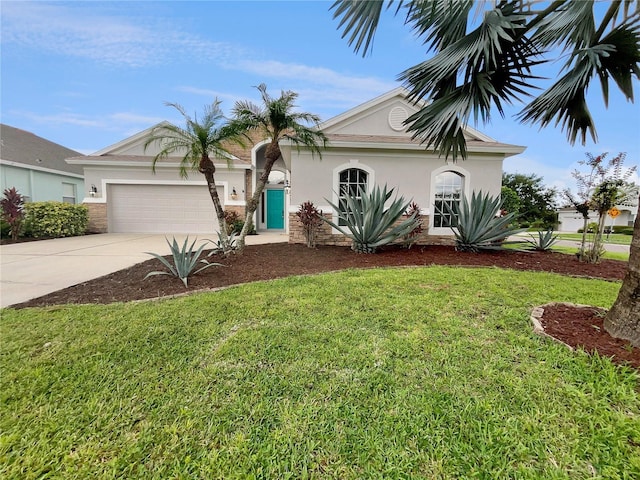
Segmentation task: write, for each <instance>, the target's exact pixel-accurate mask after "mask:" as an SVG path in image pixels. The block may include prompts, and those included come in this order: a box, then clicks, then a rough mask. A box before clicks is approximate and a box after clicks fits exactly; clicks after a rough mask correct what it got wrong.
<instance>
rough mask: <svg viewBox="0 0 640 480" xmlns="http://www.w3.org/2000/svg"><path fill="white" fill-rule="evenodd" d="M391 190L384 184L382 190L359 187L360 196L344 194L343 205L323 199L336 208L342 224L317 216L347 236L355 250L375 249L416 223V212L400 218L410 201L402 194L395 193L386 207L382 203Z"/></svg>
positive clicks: (402, 233)
mask: <svg viewBox="0 0 640 480" xmlns="http://www.w3.org/2000/svg"><path fill="white" fill-rule="evenodd" d="M393 190H394V189H393V188H392V189H391V190H387V186H386V185H385V186H384V188H383V189H382V190H381V189H380V187H378V186H376V187H374V188H373V190H372V191H371V193H367V192H365V191H364V190H361V191H360V196H359V197H352V196H347V197H346V199H345V202H344V207H345V208H340V207H338V206H337V205H334V204H333V203H331V202H329V200H327V199H325V200H326V201H327V202H329V205H331V206H332V207H333V209H334V210H335V211H336V212H338V218H340V219H341V220H343V221H344V222H345V223H346V225H344V226H342V225H338V224H337V223H334V222H332V221H331V220H328V219H326V218H324V217H320V218H321V219H322V220H323V221H325V222H327V223H328V224H329V225H331V226H332V227H333V228H335V229H336V230H338V231H339V232H340V233H342V234H343V235H345V236H347V237H348V238H350V239H351V240H352V242H353V244H352V246H351V248H352V249H353V250H355V251H356V252H358V253H374V252H375V251H376V249H377V248H378V247H381V246H383V245H387V244H389V243H391V242H393V241H395V240H397V239H398V238H401V237H404V236H406V235H409V233H411V232H412V231H413V230H414V229H415V228H416V226H417V222H418V220H417V212H415V213H414V214H413V215H410V216H409V217H407V218H405V219H404V220H402V221H399V220H400V218H401V217H402V215H403V214H404V212H405V211H406V210H407V207H408V206H409V204H410V203H411V202H406V201H405V200H404V197H399V198H398V197H396V198H395V199H394V200H393V201H392V202H391V204H390V205H389V207H386V206H385V205H386V203H387V201H388V200H389V199H390V198H391V196H392V195H393Z"/></svg>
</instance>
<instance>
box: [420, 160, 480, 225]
mask: <svg viewBox="0 0 640 480" xmlns="http://www.w3.org/2000/svg"><path fill="white" fill-rule="evenodd" d="M447 172H451V173H455V174H456V175H459V176H460V177H462V192H463V194H464V195H465V196H466V197H467V198H468V197H469V191H470V186H471V175H470V173H469V171H467V170H465V169H464V168H462V167H459V166H458V165H444V166H442V167H440V168H437V169H435V170H434V171H433V172H431V189H430V195H429V204H430V206H431V208H430V211H431V215H429V235H453V232H452V231H451V228H450V227H434V220H435V216H436V208H435V205H436V178H437V177H438V175H441V174H443V173H447Z"/></svg>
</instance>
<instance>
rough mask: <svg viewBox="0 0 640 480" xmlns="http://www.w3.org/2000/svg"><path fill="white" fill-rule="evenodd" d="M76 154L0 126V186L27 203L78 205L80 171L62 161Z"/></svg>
mask: <svg viewBox="0 0 640 480" xmlns="http://www.w3.org/2000/svg"><path fill="white" fill-rule="evenodd" d="M78 155H81V153H80V152H76V151H75V150H71V149H69V148H66V147H63V146H62V145H58V144H57V143H53V142H51V141H49V140H46V139H44V138H42V137H38V136H37V135H34V134H33V133H30V132H27V131H25V130H21V129H19V128H15V127H10V126H9V125H4V124H0V184H1V187H2V191H4V190H5V189H7V188H11V187H15V188H16V190H17V191H18V193H20V194H22V195H23V196H24V197H25V200H26V201H28V202H44V201H49V200H54V201H58V202H67V203H80V202H81V201H82V198H83V192H84V177H83V172H82V167H80V166H78V165H69V164H68V163H66V162H65V159H66V158H69V157H71V156H78Z"/></svg>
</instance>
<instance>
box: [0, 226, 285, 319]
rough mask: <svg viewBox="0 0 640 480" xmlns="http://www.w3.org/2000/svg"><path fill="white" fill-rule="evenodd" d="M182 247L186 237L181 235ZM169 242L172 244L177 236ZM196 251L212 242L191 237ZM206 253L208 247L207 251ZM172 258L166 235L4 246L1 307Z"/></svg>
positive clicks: (279, 236) (250, 239) (270, 238)
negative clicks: (161, 257)
mask: <svg viewBox="0 0 640 480" xmlns="http://www.w3.org/2000/svg"><path fill="white" fill-rule="evenodd" d="M175 237H176V240H177V241H178V242H180V243H182V242H183V241H184V239H185V237H186V235H179V234H177V235H175ZM167 238H169V239H172V238H173V235H168V236H167ZM189 238H190V242H189V243H191V241H193V240H194V239H196V238H197V239H198V241H197V242H196V246H199V245H200V244H201V242H202V241H203V240H204V239H205V238H207V237H206V236H202V235H201V236H197V237H196V236H195V235H191V236H190V237H189ZM287 241H288V236H287V235H286V234H284V233H262V234H259V235H250V236H247V245H256V244H263V243H279V242H287ZM205 248H206V247H205ZM145 252H153V253H158V254H160V255H167V254H169V253H170V249H169V246H168V245H167V242H166V240H165V236H164V235H151V234H143V233H141V234H125V233H104V234H98V235H84V236H81V237H68V238H56V239H53V240H40V241H34V242H24V243H16V244H12V245H1V246H0V307H3V308H4V307H7V306H9V305H13V304H15V303H20V302H24V301H26V300H29V299H32V298H37V297H40V296H42V295H46V294H47V293H51V292H55V291H57V290H61V289H63V288H66V287H70V286H72V285H77V284H78V283H82V282H86V281H88V280H92V279H94V278H98V277H101V276H103V275H107V274H109V273H112V272H116V271H118V270H122V269H124V268H127V267H130V266H132V265H135V264H136V263H140V262H144V261H145V260H149V259H150V258H151V256H150V255H148V254H147V253H145Z"/></svg>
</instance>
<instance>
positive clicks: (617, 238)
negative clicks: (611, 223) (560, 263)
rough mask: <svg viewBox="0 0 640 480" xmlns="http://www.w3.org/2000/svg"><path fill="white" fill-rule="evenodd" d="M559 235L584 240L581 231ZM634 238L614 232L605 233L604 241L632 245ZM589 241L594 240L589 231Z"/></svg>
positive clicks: (563, 238)
mask: <svg viewBox="0 0 640 480" xmlns="http://www.w3.org/2000/svg"><path fill="white" fill-rule="evenodd" d="M557 235H558V237H560V239H561V240H571V241H575V242H581V241H582V234H581V233H558V234H557ZM632 238H633V235H622V234H619V233H612V234H611V235H609V236H607V235H603V236H602V241H603V242H604V243H613V244H616V245H631V239H632ZM587 241H593V234H592V233H587Z"/></svg>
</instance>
